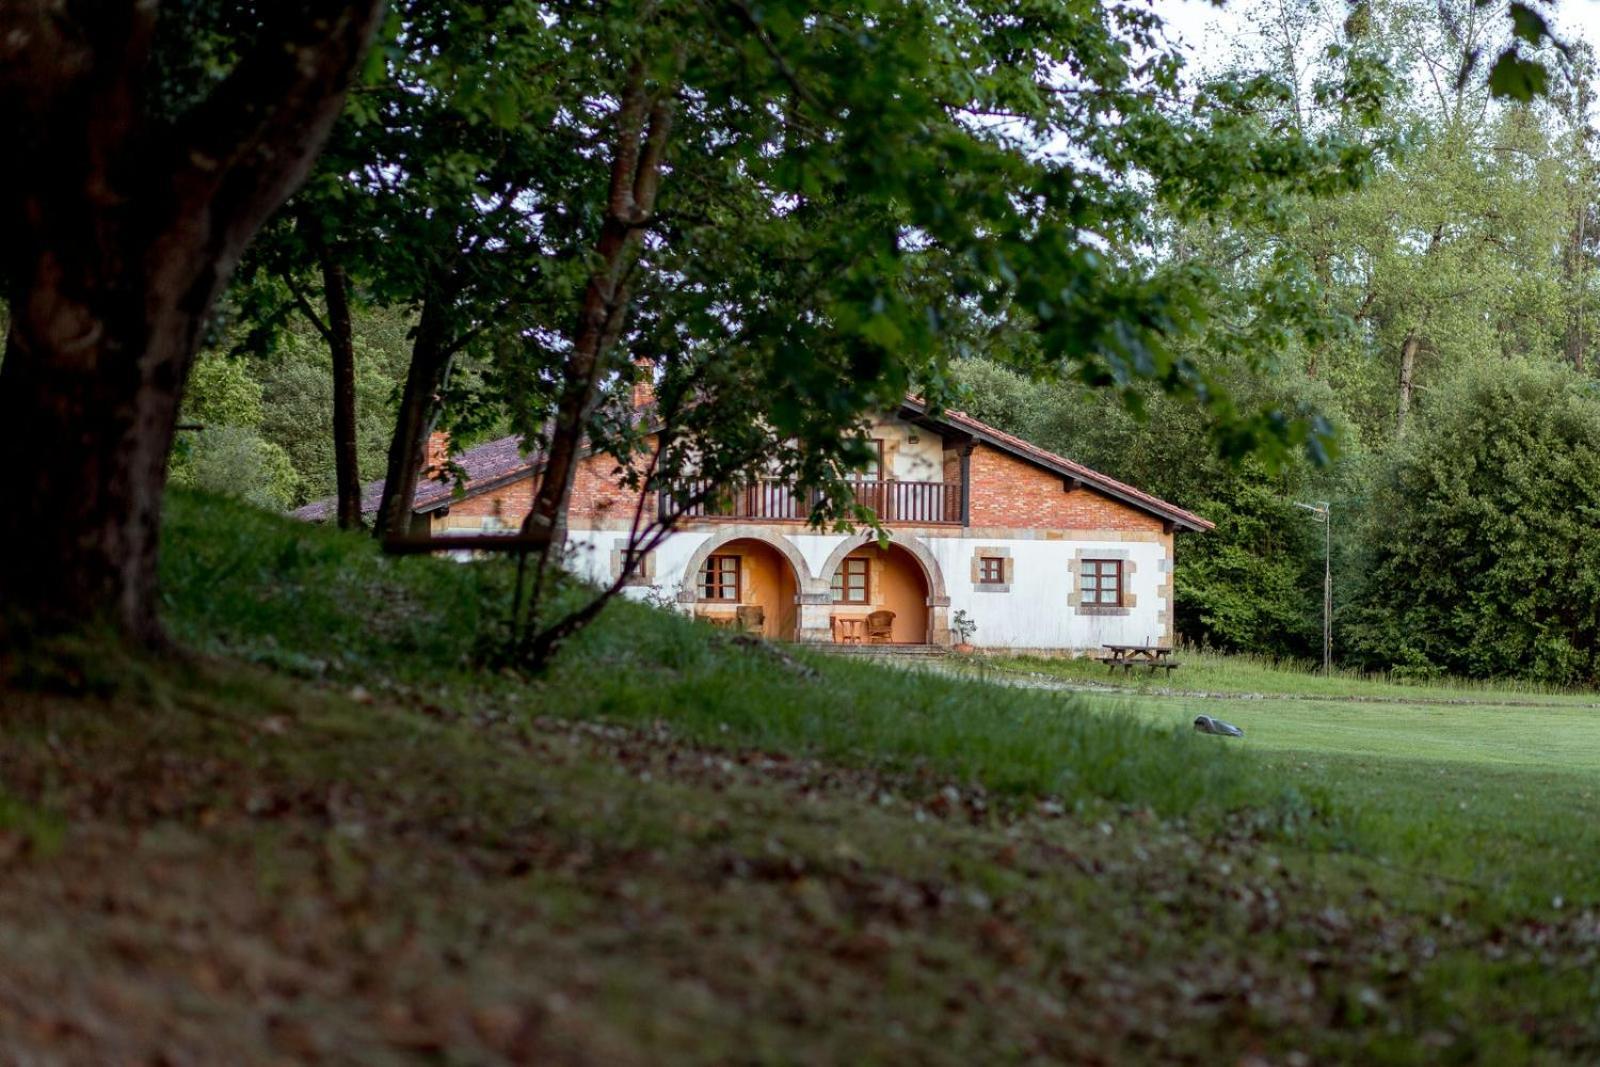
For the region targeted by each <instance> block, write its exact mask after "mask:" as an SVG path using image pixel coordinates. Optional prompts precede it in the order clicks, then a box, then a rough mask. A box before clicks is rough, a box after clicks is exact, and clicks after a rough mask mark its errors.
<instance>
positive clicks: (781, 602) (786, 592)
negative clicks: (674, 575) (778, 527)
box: [679, 537, 800, 641]
mask: <svg viewBox="0 0 1600 1067" xmlns="http://www.w3.org/2000/svg"><path fill="white" fill-rule="evenodd" d="M696 557H697V558H696V559H695V560H693V561H692V562H693V566H692V567H691V569H690V571H689V573H688V574H686V575H685V576H684V582H685V585H686V586H687V588H686V589H685V590H684V593H685V594H686V595H684V596H680V598H679V599H680V600H686V601H688V602H689V603H691V604H693V612H694V615H695V617H697V618H702V619H706V620H708V621H710V622H713V623H716V624H717V625H720V626H730V627H734V628H736V629H741V630H744V631H745V632H747V633H753V634H759V635H760V636H762V637H768V638H773V639H775V640H780V641H795V640H798V639H799V635H800V605H799V596H800V575H799V574H797V573H796V571H795V567H794V564H793V563H792V562H791V560H790V558H789V555H788V554H787V553H785V552H784V551H782V550H781V549H780V548H778V547H777V546H776V545H773V544H771V543H769V542H767V541H765V540H763V539H761V538H758V537H735V538H731V539H728V540H722V541H719V542H718V543H716V544H714V545H711V546H709V550H708V551H705V552H701V553H696Z"/></svg>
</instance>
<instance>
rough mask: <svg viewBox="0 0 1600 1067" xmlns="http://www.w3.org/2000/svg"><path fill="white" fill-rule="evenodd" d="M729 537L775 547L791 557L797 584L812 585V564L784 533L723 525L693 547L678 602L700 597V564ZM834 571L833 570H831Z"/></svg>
mask: <svg viewBox="0 0 1600 1067" xmlns="http://www.w3.org/2000/svg"><path fill="white" fill-rule="evenodd" d="M730 541H759V542H761V543H762V544H764V545H767V546H769V547H771V548H773V549H775V550H777V552H778V554H779V555H781V556H782V557H783V558H784V559H786V560H788V561H789V566H790V567H792V568H793V569H794V577H795V584H796V585H797V586H798V587H799V588H800V589H801V590H802V591H804V590H806V589H809V588H811V586H812V583H813V581H814V579H813V578H812V576H811V568H810V567H809V566H807V565H806V558H805V556H803V555H801V554H800V550H799V549H798V548H796V547H795V544H794V542H793V541H791V540H789V539H788V538H787V537H785V536H783V535H782V534H775V533H773V532H772V530H771V528H770V527H765V526H724V527H721V528H719V529H718V531H717V532H716V533H714V534H712V535H711V536H710V537H708V538H706V540H705V543H704V544H702V545H701V546H700V547H699V548H697V549H695V550H694V554H693V555H691V556H690V557H689V562H688V564H687V565H686V566H685V567H684V569H683V579H682V580H681V581H680V582H679V583H678V603H680V604H693V603H694V602H695V601H696V600H698V599H699V596H700V594H699V592H698V591H697V585H698V582H699V577H700V568H701V567H704V566H705V563H706V557H707V556H709V555H711V554H712V553H713V552H715V551H716V550H717V549H719V548H721V547H722V546H723V545H726V544H728V543H729V542H730ZM830 573H831V572H830Z"/></svg>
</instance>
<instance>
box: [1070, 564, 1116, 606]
mask: <svg viewBox="0 0 1600 1067" xmlns="http://www.w3.org/2000/svg"><path fill="white" fill-rule="evenodd" d="M1081 568H1082V569H1081V570H1080V571H1079V572H1078V574H1079V582H1078V591H1079V592H1080V593H1081V594H1082V595H1081V596H1080V597H1079V602H1080V603H1082V604H1086V605H1090V604H1098V605H1101V606H1103V607H1121V606H1122V561H1121V560H1120V559H1086V560H1084V561H1083V562H1082V564H1081Z"/></svg>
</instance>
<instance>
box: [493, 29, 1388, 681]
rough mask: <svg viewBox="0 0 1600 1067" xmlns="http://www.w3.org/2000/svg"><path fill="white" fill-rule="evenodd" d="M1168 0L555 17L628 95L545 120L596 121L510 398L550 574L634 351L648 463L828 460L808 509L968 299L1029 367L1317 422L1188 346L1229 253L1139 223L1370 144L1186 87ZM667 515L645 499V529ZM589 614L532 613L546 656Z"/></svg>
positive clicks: (1334, 182) (1271, 182)
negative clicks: (560, 321) (644, 378)
mask: <svg viewBox="0 0 1600 1067" xmlns="http://www.w3.org/2000/svg"><path fill="white" fill-rule="evenodd" d="M1158 27H1159V20H1158V19H1157V18H1156V17H1155V16H1154V15H1153V14H1151V13H1150V12H1149V11H1148V10H1147V9H1145V8H1143V7H1142V6H1140V5H1132V4H1128V5H1123V4H1113V5H1107V6H1106V7H1104V8H1100V7H1092V8H1091V7H1082V6H1080V5H1076V4H1070V3H1062V4H1055V3H1052V4H1045V5H1041V6H1039V7H1038V8H1037V9H1036V10H1034V11H1033V12H1032V17H1030V18H1029V19H1026V20H1021V21H1018V20H1017V19H1015V18H1014V11H1013V9H1011V8H1010V7H1008V6H1006V5H1003V4H988V3H963V4H948V5H944V4H941V5H926V6H925V5H899V4H879V5H868V6H867V7H862V6H860V5H846V6H834V7H827V6H825V7H823V8H820V9H819V8H816V7H815V6H814V5H805V6H803V7H801V6H795V5H790V6H783V5H780V6H777V7H773V6H770V5H769V6H765V7H763V8H762V9H761V11H760V12H753V11H751V10H749V9H746V8H743V7H742V6H738V5H735V6H731V7H727V8H720V7H706V6H704V5H699V6H695V5H684V6H677V5H660V6H657V7H654V8H652V9H651V10H650V12H649V14H648V15H641V16H639V17H636V18H630V19H627V20H625V21H624V22H623V23H622V24H621V25H619V24H618V23H616V22H613V21H610V20H609V19H607V20H599V21H596V22H594V23H593V24H592V27H590V26H586V27H585V28H584V30H583V31H582V33H581V34H579V31H578V29H577V27H576V24H567V25H564V26H563V27H562V28H561V30H562V32H564V33H574V34H579V35H581V36H584V37H585V39H593V40H594V41H596V42H597V50H598V54H599V55H600V56H601V57H602V58H603V60H604V62H603V64H602V70H601V71H600V72H598V73H597V74H596V77H597V78H598V79H599V83H600V84H601V85H603V86H605V89H604V91H603V92H602V93H601V94H600V98H601V99H604V100H608V101H614V102H615V103H614V104H613V105H611V106H608V107H604V108H600V109H587V110H580V109H573V110H572V111H571V112H570V113H563V115H562V116H561V121H560V126H559V128H558V132H559V133H560V134H561V135H562V136H567V137H571V138H572V139H573V140H574V141H575V142H576V143H585V144H600V145H605V146H607V148H606V151H605V152H604V153H602V154H597V155H591V156H589V157H586V158H584V157H580V158H581V159H583V161H584V162H585V163H586V165H587V168H588V170H587V172H586V173H587V181H585V182H582V183H580V184H577V185H574V187H573V188H572V190H571V192H572V196H573V198H574V199H573V200H571V201H569V210H571V209H573V208H576V210H575V211H574V213H573V214H572V216H571V219H572V221H573V222H574V223H576V225H574V226H573V227H572V228H571V230H570V231H565V232H561V233H560V234H558V233H557V232H556V231H555V230H554V228H553V227H550V228H548V229H547V232H548V239H549V240H552V241H554V240H556V239H557V237H558V236H560V237H561V238H564V239H566V240H568V241H570V243H569V244H568V245H567V246H566V247H567V251H565V252H564V253H563V256H564V258H566V259H568V260H570V261H572V262H575V263H582V264H585V271H584V273H582V274H580V275H578V276H577V277H576V278H575V279H573V280H572V281H571V282H570V283H569V289H568V292H569V296H568V297H567V299H568V301H569V302H568V303H567V305H566V307H567V309H569V310H568V312H567V313H568V314H570V315H572V319H571V320H570V321H572V322H573V323H574V325H573V326H571V327H569V328H567V329H564V330H561V331H559V332H556V331H552V332H551V333H550V334H549V335H548V340H547V342H546V343H544V344H541V345H533V346H529V347H528V349H527V350H526V351H527V354H528V356H529V357H530V361H531V365H530V366H525V367H524V368H523V369H522V370H521V371H520V372H519V373H520V379H519V381H520V382H521V383H523V384H524V385H525V386H526V388H525V389H524V391H523V395H522V396H521V397H520V398H519V399H518V402H516V403H515V404H514V405H513V407H514V409H515V410H517V411H518V412H519V413H525V416H526V418H527V420H528V428H527V435H528V437H529V439H530V441H533V442H537V443H539V444H540V445H542V446H543V448H544V450H545V452H546V454H547V457H548V458H547V463H546V468H545V475H544V477H543V478H542V479H541V481H540V484H539V488H538V491H537V493H536V496H535V500H534V506H533V512H532V515H531V516H530V523H529V531H530V532H531V533H532V534H534V535H535V536H536V537H543V538H547V540H546V544H547V545H548V546H549V547H548V549H547V550H545V551H543V552H540V553H539V560H538V565H537V566H536V568H535V573H536V574H542V573H543V572H544V569H545V564H546V562H547V560H548V557H549V553H552V552H554V551H556V547H557V546H559V545H560V544H561V542H562V536H561V534H562V531H563V530H564V526H565V508H566V502H567V498H568V495H569V493H570V485H571V479H572V471H573V469H574V464H575V462H576V458H577V456H578V455H579V454H580V453H581V451H582V449H583V448H584V446H585V442H586V441H589V442H594V441H602V442H603V441H605V440H606V439H607V435H608V434H612V433H613V430H612V429H611V428H612V427H614V426H615V425H616V423H617V420H616V418H615V415H614V412H612V413H609V414H608V411H610V409H608V408H607V407H606V405H605V403H604V402H603V401H604V398H605V397H606V395H608V394H607V389H606V383H608V382H611V381H615V380H616V379H617V378H618V377H619V376H620V377H628V376H631V371H630V370H629V367H628V362H627V360H628V359H629V358H631V357H637V356H641V355H643V356H648V357H650V358H651V359H652V360H653V361H654V366H655V371H654V373H655V374H656V376H657V377H658V378H659V381H658V382H657V393H658V396H659V397H660V398H661V401H662V402H661V404H660V405H659V406H658V411H657V415H658V417H659V418H660V419H662V420H663V422H664V423H665V425H664V426H663V433H662V434H661V435H659V436H658V437H657V440H656V447H655V449H654V450H653V452H652V453H651V454H650V455H648V456H647V457H646V456H642V455H641V456H640V458H639V462H640V464H641V465H643V466H646V467H648V472H649V473H648V476H647V477H645V478H644V486H645V488H647V489H650V490H653V489H658V488H659V489H664V490H667V491H668V492H669V494H670V493H671V492H673V491H676V490H678V489H681V488H682V487H683V486H684V485H685V484H687V483H695V484H704V483H705V482H708V481H711V482H714V481H716V480H717V479H716V478H713V477H709V475H712V474H721V473H726V474H727V475H729V476H734V475H736V474H737V473H738V472H739V470H740V466H741V465H742V466H743V467H746V468H747V467H748V466H749V465H751V464H752V463H754V462H755V461H756V460H760V461H761V463H762V464H763V467H764V469H767V470H769V471H770V472H771V473H772V474H775V475H779V476H782V475H792V476H795V477H798V478H799V479H800V480H801V481H803V482H804V483H806V484H808V485H811V486H813V487H816V488H818V489H819V490H820V491H821V497H820V500H821V504H820V506H819V508H818V511H817V514H816V516H815V517H817V518H818V519H819V520H827V519H831V518H835V517H838V516H840V515H842V514H847V513H848V507H849V503H848V500H849V498H848V495H847V494H846V493H845V492H844V491H843V489H842V478H843V476H844V474H845V473H846V472H847V470H848V469H849V468H850V466H851V465H852V464H853V463H855V462H857V461H859V460H860V459H861V458H863V457H864V451H863V442H862V435H861V417H862V413H863V412H865V411H867V410H870V409H872V408H874V407H883V406H887V405H890V404H892V403H894V402H896V401H897V399H898V397H900V396H901V395H903V393H904V391H905V390H906V388H907V387H908V386H912V385H913V384H914V385H915V386H917V387H919V388H921V389H922V390H923V391H924V392H926V393H928V394H929V395H930V398H931V399H932V400H933V401H934V402H935V403H937V402H939V401H940V400H942V399H943V396H942V395H941V382H942V381H943V361H944V359H945V358H946V357H947V356H948V355H949V354H950V352H951V351H952V344H951V342H954V341H956V340H958V335H959V332H960V331H959V330H952V328H951V327H952V325H953V324H955V323H958V322H960V321H961V320H963V319H968V318H972V317H974V316H977V317H981V318H987V319H991V320H1001V321H1004V322H1006V323H1008V324H1009V328H1010V329H1013V330H1015V331H1018V332H1021V333H1025V334H1027V336H1028V337H1029V338H1030V341H1031V343H1030V345H1029V346H1027V347H1026V348H1025V349H1021V350H1019V351H1018V352H1017V353H1016V354H1015V356H1014V358H1015V359H1016V360H1017V361H1019V362H1020V361H1022V360H1024V359H1025V358H1026V359H1027V367H1026V369H1027V370H1028V371H1029V372H1030V373H1045V374H1050V375H1053V376H1060V377H1067V378H1071V379H1073V380H1078V381H1082V382H1085V383H1088V384H1091V385H1096V386H1108V387H1117V388H1119V389H1120V390H1122V391H1123V392H1124V393H1125V394H1126V395H1128V396H1134V395H1136V394H1135V391H1134V388H1133V387H1134V384H1135V383H1136V382H1140V381H1144V382H1155V383H1159V384H1160V385H1161V387H1162V388H1164V389H1167V390H1173V391H1181V392H1184V393H1185V394H1186V395H1188V396H1190V397H1194V398H1199V399H1201V400H1203V401H1205V402H1207V403H1208V404H1209V406H1210V408H1211V411H1212V414H1213V416H1214V417H1215V418H1216V419H1217V420H1218V421H1220V422H1223V423H1227V424H1228V425H1229V426H1230V430H1231V432H1232V433H1233V434H1234V435H1235V440H1236V441H1238V442H1243V441H1245V440H1250V441H1258V440H1261V439H1265V438H1270V439H1273V440H1275V441H1277V442H1278V443H1280V444H1282V443H1283V442H1285V441H1300V440H1305V439H1307V438H1309V437H1314V436H1315V435H1316V433H1317V431H1318V429H1319V427H1317V426H1315V425H1313V424H1309V423H1305V422H1301V423H1296V422H1294V421H1293V420H1283V421H1272V420H1265V419H1259V418H1256V417H1255V416H1254V413H1246V412H1241V411H1239V410H1237V409H1236V408H1234V407H1233V406H1231V405H1230V403H1229V402H1228V401H1227V400H1226V397H1225V393H1224V391H1223V390H1222V389H1221V388H1220V387H1218V386H1217V385H1216V384H1215V383H1208V382H1207V381H1206V379H1205V375H1204V374H1203V373H1202V371H1201V370H1200V369H1199V368H1198V367H1197V366H1196V365H1195V364H1194V363H1192V362H1191V361H1188V360H1186V359H1184V358H1182V356H1181V353H1180V352H1179V351H1178V349H1177V348H1176V347H1175V346H1174V344H1173V342H1174V339H1175V338H1177V337H1178V336H1180V335H1182V334H1184V333H1185V332H1186V331H1188V330H1190V329H1191V328H1193V327H1194V325H1195V323H1196V321H1197V320H1199V319H1201V318H1202V317H1203V316H1204V315H1205V313H1206V312H1207V310H1208V307H1209V302H1208V299H1207V294H1208V293H1209V291H1210V289H1211V288H1212V287H1213V285H1214V284H1215V281H1216V278H1215V276H1214V275H1213V274H1212V273H1211V272H1209V271H1207V270H1206V269H1205V268H1204V266H1203V265H1200V264H1193V263H1190V264H1182V265H1178V266H1171V265H1168V264H1163V263H1160V262H1157V261H1153V260H1151V259H1150V258H1149V257H1148V256H1147V255H1145V254H1144V248H1145V247H1147V243H1148V241H1149V240H1150V238H1151V236H1152V234H1151V233H1150V230H1149V228H1148V226H1147V222H1148V214H1147V210H1146V209H1147V207H1148V204H1149V202H1150V197H1149V196H1147V195H1146V192H1147V191H1148V192H1149V193H1150V194H1152V195H1153V196H1154V197H1155V198H1157V199H1159V200H1161V201H1162V202H1165V203H1169V204H1171V205H1173V209H1174V210H1175V211H1182V212H1184V213H1186V214H1189V215H1193V216H1196V217H1205V216H1210V215H1214V216H1219V217H1223V216H1231V215H1234V214H1249V213H1259V212H1263V211H1268V210H1270V208H1271V205H1272V204H1273V203H1274V202H1275V201H1276V200H1277V199H1278V198H1279V197H1281V196H1282V195H1284V194H1285V193H1286V192H1291V191H1292V192H1297V193H1320V192H1327V191H1329V190H1332V189H1336V188H1341V189H1342V188H1347V187H1348V185H1349V184H1350V183H1351V182H1352V181H1354V180H1356V179H1357V178H1358V177H1359V173H1360V171H1361V168H1362V165H1363V163H1364V161H1365V159H1366V157H1367V149H1366V148H1365V147H1364V146H1362V145H1360V144H1358V143H1355V142H1353V141H1351V140H1350V139H1348V138H1346V137H1344V136H1343V135H1342V134H1341V133H1337V132H1335V133H1330V134H1328V135H1326V136H1324V135H1322V134H1318V135H1315V136H1305V135H1301V134H1300V133H1298V132H1297V131H1292V130H1287V131H1286V130H1284V129H1282V128H1277V127H1272V126H1270V125H1267V124H1263V123H1259V122H1257V121H1255V120H1254V119H1253V118H1252V116H1251V114H1250V113H1249V107H1248V101H1249V100H1250V98H1251V97H1252V96H1253V95H1254V94H1255V93H1256V92H1258V91H1261V90H1260V87H1258V86H1255V85H1243V86H1228V85H1213V86H1208V87H1206V90H1205V92H1204V93H1203V94H1202V97H1201V100H1200V103H1199V104H1198V105H1197V106H1195V107H1194V108H1193V109H1191V110H1184V109H1182V108H1179V107H1178V106H1177V103H1178V100H1179V98H1180V93H1181V89H1182V84H1181V77H1180V71H1181V61H1180V59H1179V58H1178V57H1177V56H1175V55H1173V54H1170V53H1167V52H1163V51H1162V50H1161V45H1160V42H1159V40H1158V38H1157V36H1156V31H1157V29H1158ZM1141 53H1143V57H1142V58H1141V59H1136V58H1135V57H1136V56H1140V55H1141ZM949 56H960V57H962V59H961V61H960V62H959V63H956V64H952V63H949V62H947V59H946V57H949ZM1066 70H1070V71H1071V72H1072V73H1071V75H1070V76H1067V75H1064V74H1063V72H1064V71H1066ZM1347 73H1348V74H1349V77H1348V78H1347V80H1346V81H1345V82H1344V83H1343V84H1342V86H1341V88H1342V90H1344V93H1345V95H1344V96H1342V97H1341V98H1340V99H1341V100H1342V101H1343V103H1344V104H1346V105H1347V106H1348V107H1350V108H1351V109H1352V114H1355V113H1357V112H1359V113H1361V114H1370V113H1371V105H1372V103H1373V101H1374V100H1375V99H1376V97H1377V95H1378V94H1379V93H1380V92H1381V84H1382V79H1381V77H1379V76H1378V74H1377V71H1376V64H1375V57H1371V56H1364V57H1356V58H1353V59H1352V62H1351V63H1350V65H1349V69H1348V71H1347ZM1331 101H1332V96H1331V95H1330V102H1331ZM1113 116H1114V117H1113ZM1042 142H1053V143H1061V144H1072V145H1074V146H1075V151H1074V152H1072V153H1041V152H1039V151H1037V150H1036V147H1037V145H1038V144H1040V143H1042ZM584 173H585V172H584V171H583V169H582V168H578V175H579V176H580V177H581V176H582V175H583V174H584ZM559 218H561V219H562V221H563V222H565V220H566V218H567V216H564V215H563V216H559ZM1090 235H1093V236H1092V237H1091V236H1090ZM752 411H762V412H763V413H764V422H761V423H754V422H753V421H752V420H751V419H750V417H749V414H748V413H750V412H752ZM668 420H671V421H668ZM663 441H665V442H667V443H666V444H665V445H664V446H663V445H662V442H663ZM627 447H628V445H627V443H626V442H624V449H625V450H626V448H627ZM623 458H626V455H624V457H623ZM708 458H711V459H715V461H716V462H715V464H714V469H712V470H708V469H707V467H708ZM724 461H726V466H725V465H724ZM677 503H678V505H680V506H682V505H683V504H685V503H686V502H685V501H683V500H678V501H677ZM671 521H672V518H671V515H670V514H666V515H659V516H656V517H655V523H656V524H655V525H653V526H651V527H650V536H656V535H658V534H659V533H661V532H662V531H663V530H664V529H666V528H667V527H668V526H669V525H670V522H671ZM535 589H536V590H537V589H538V582H537V581H536V582H535ZM536 597H537V593H536ZM536 597H535V599H534V600H533V601H532V603H534V604H537V599H536ZM585 610H587V609H585ZM581 622H582V619H581V618H580V617H578V616H577V615H572V616H566V617H563V618H559V619H556V620H554V621H551V622H549V623H548V625H545V624H541V626H540V628H539V630H538V632H537V633H536V634H535V635H534V636H532V637H531V638H530V640H529V642H528V647H529V656H530V658H531V659H532V660H534V661H535V662H539V661H542V660H543V659H544V658H546V657H547V656H548V655H549V654H550V652H551V651H552V650H553V648H554V647H555V646H556V645H557V644H559V641H560V640H561V639H562V637H563V636H564V635H565V633H567V632H570V628H571V626H572V625H575V624H581Z"/></svg>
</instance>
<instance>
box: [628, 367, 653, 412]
mask: <svg viewBox="0 0 1600 1067" xmlns="http://www.w3.org/2000/svg"><path fill="white" fill-rule="evenodd" d="M633 366H634V375H633V410H634V411H643V410H644V409H645V408H648V407H654V406H655V402H656V365H655V363H654V361H652V360H648V359H646V358H644V357H643V356H639V357H637V358H635V359H634V361H633Z"/></svg>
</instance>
